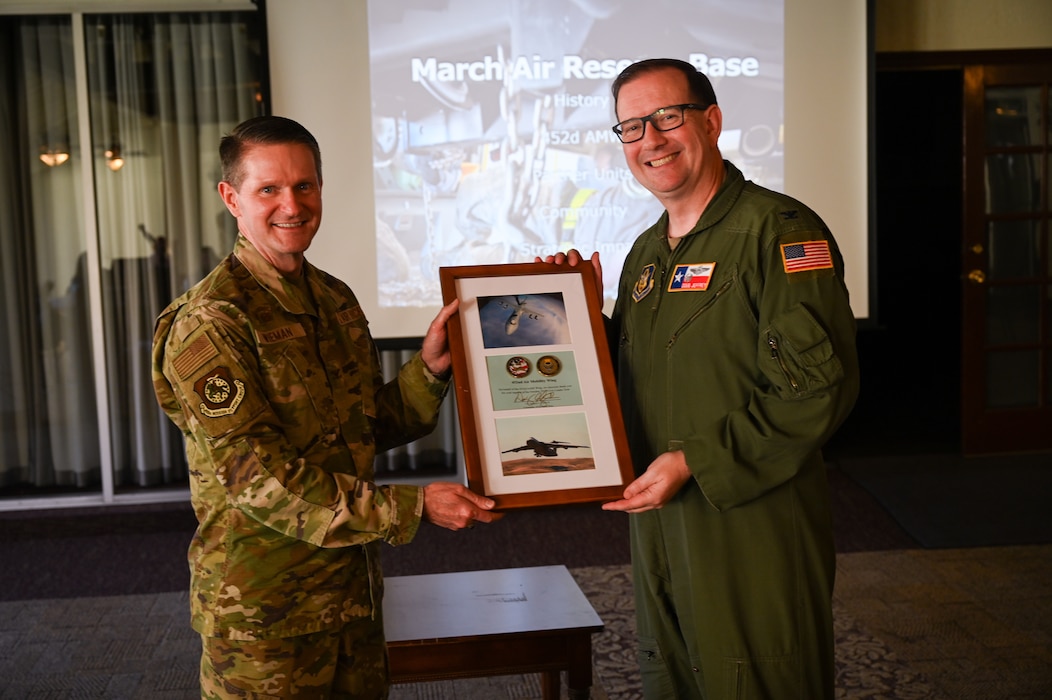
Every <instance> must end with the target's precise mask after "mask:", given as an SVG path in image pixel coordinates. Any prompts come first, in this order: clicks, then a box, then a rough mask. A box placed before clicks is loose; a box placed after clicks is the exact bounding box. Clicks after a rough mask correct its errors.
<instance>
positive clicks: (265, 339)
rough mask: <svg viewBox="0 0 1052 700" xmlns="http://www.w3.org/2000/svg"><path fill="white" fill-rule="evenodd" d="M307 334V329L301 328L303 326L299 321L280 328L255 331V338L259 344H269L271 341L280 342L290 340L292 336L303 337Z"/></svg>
mask: <svg viewBox="0 0 1052 700" xmlns="http://www.w3.org/2000/svg"><path fill="white" fill-rule="evenodd" d="M306 335H307V331H305V330H303V326H302V325H301V324H299V323H291V324H289V325H287V326H282V327H281V328H272V329H270V330H266V331H262V330H261V331H256V340H257V341H258V342H259V344H260V345H269V344H271V343H280V342H283V341H286V340H292V339H293V338H304V337H306Z"/></svg>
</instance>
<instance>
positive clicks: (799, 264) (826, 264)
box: [782, 241, 833, 274]
mask: <svg viewBox="0 0 1052 700" xmlns="http://www.w3.org/2000/svg"><path fill="white" fill-rule="evenodd" d="M782 266H783V267H784V268H785V271H786V273H788V274H792V273H794V272H803V271H805V270H827V269H831V268H832V267H833V256H832V255H831V254H830V253H829V241H805V242H803V243H785V244H783V245H782Z"/></svg>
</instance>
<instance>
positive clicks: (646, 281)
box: [632, 263, 657, 301]
mask: <svg viewBox="0 0 1052 700" xmlns="http://www.w3.org/2000/svg"><path fill="white" fill-rule="evenodd" d="M656 269H657V267H656V266H655V265H654V263H650V264H649V265H647V266H645V267H644V268H643V271H642V272H640V273H639V279H638V280H636V286H635V287H633V288H632V299H633V300H634V301H642V300H643V297H645V296H646V295H647V294H650V290H652V289H653V288H654V271H655V270H656Z"/></svg>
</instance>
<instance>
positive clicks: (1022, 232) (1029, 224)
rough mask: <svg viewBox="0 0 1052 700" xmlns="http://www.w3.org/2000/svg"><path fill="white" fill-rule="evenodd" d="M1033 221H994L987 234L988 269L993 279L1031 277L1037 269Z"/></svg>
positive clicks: (1035, 237)
mask: <svg viewBox="0 0 1052 700" xmlns="http://www.w3.org/2000/svg"><path fill="white" fill-rule="evenodd" d="M1037 223H1038V222H1036V221H995V222H991V223H990V225H989V230H988V234H987V254H988V258H987V260H988V263H987V266H988V271H989V273H990V278H991V279H994V280H998V279H1008V278H1013V277H1014V278H1018V277H1034V276H1035V275H1037V274H1038V270H1040V269H1041V268H1040V264H1039V259H1040V255H1041V251H1040V249H1039V248H1038V242H1039V241H1040V239H1039V238H1038V236H1037Z"/></svg>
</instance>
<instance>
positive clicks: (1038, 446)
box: [874, 49, 1052, 455]
mask: <svg viewBox="0 0 1052 700" xmlns="http://www.w3.org/2000/svg"><path fill="white" fill-rule="evenodd" d="M874 64H875V68H876V69H877V70H897V71H908V70H930V69H954V70H960V71H961V73H962V76H963V80H962V86H963V88H962V89H963V90H964V94H963V95H962V107H963V110H962V114H961V120H962V133H963V135H964V137H963V139H962V143H961V159H962V162H963V164H964V168H963V181H962V183H961V190H962V212H961V217H962V219H961V226H962V230H961V236H960V248H959V251H960V258H961V274H960V284H961V290H960V291H961V303H962V309H961V318H962V323H961V334H960V339H959V341H960V348H961V358H960V359H961V385H960V388H961V405H960V426H961V449H962V452H963V453H964V454H966V455H975V454H991V453H1009V452H1033V451H1046V450H1052V434H1049V433H1052V431H1048V430H1042V429H1039V428H1040V425H1041V424H1042V423H1041V422H1044V424H1045V425H1048V424H1049V423H1050V421H1049V418H1048V416H1049V415H1050V411H1052V409H1050V407H1049V396H1048V392H1049V389H1048V387H1049V384H1050V382H1049V379H1048V377H1047V376H1046V375H1044V374H1042V375H1041V377H1042V379H1041V380H1040V381H1041V383H1042V389H1043V391H1042V397H1043V401H1042V403H1041V405H1040V406H1039V407H1038V409H1035V410H1033V411H1031V412H1030V413H1032V414H1033V415H1031V416H1029V417H1027V418H1025V419H1021V417H1022V416H1023V412H1022V411H1017V410H1000V411H988V410H986V408H985V406H986V395H985V379H984V377H985V372H984V367H985V354H984V351H985V342H984V334H983V333H982V328H983V326H982V325H981V324H979V323H975V322H974V321H972V322H970V321H969V319H975V318H982V314H983V313H985V311H984V309H985V303H984V302H985V298H984V295H983V294H982V293H981V292H982V288H977V285H974V284H972V283H970V282H969V281H968V278H967V276H968V271H969V270H971V269H975V267H976V265H977V264H979V263H980V262H981V261H979V260H977V259H976V255H975V254H974V253H973V252H972V251H971V248H972V245H973V244H974V243H975V242H976V241H977V240H982V236H981V233H982V230H983V228H984V216H983V206H982V203H983V201H984V198H985V188H984V186H983V162H982V156H981V155H980V156H979V157H976V153H977V152H978V150H979V149H980V148H981V144H983V142H984V139H983V133H982V129H983V109H984V106H983V99H984V92H983V86H984V85H985V83H986V77H989V76H994V75H999V74H1002V73H1004V72H1005V71H1009V70H1014V69H1019V68H1024V67H1042V68H1043V69H1044V70H1046V71H1047V70H1048V69H1049V67H1050V66H1052V49H1024V50H997V51H967V52H943V51H938V52H902V53H877V54H876V55H875V61H874ZM970 151H971V155H970ZM875 157H878V158H879V149H878V150H877V152H876V156H875ZM1047 175H1048V174H1047V173H1046V176H1047ZM1044 182H1045V185H1046V187H1045V189H1046V192H1047V191H1048V189H1049V188H1048V185H1047V181H1044ZM977 188H978V191H977ZM1049 206H1050V205H1049V204H1048V203H1047V202H1046V208H1045V213H1046V214H1048V208H1049ZM1047 220H1048V219H1047V217H1046V221H1047ZM878 224H879V222H878ZM878 235H880V234H879V229H878ZM885 235H893V233H886V234H885ZM1047 239H1048V235H1047V234H1046V241H1047ZM1046 245H1048V243H1046ZM1045 274H1046V275H1047V274H1048V271H1047V270H1046V271H1045ZM1046 303H1047V302H1046ZM1044 323H1046V324H1047V323H1049V320H1048V319H1047V318H1046V319H1045V320H1044ZM977 327H978V330H977ZM1048 333H1049V331H1048V330H1047V329H1046V331H1045V336H1044V337H1045V338H1046V342H1047V338H1048V337H1049V336H1048ZM1042 371H1043V372H1047V371H1048V363H1047V362H1046V363H1045V364H1044V365H1042Z"/></svg>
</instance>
